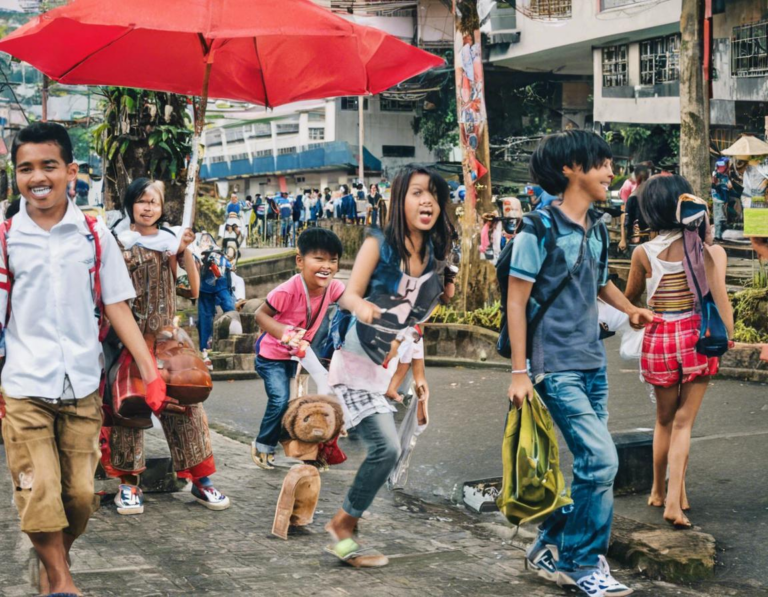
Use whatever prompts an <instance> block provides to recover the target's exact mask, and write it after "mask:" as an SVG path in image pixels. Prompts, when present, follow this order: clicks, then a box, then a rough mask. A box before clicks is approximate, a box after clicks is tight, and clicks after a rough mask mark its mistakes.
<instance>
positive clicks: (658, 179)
mask: <svg viewBox="0 0 768 597" xmlns="http://www.w3.org/2000/svg"><path fill="white" fill-rule="evenodd" d="M686 193H688V194H693V188H692V187H691V185H690V183H689V182H688V181H687V180H685V178H683V177H682V176H678V175H676V174H673V175H671V176H659V175H658V174H657V175H656V176H651V178H649V179H648V180H647V182H646V183H645V184H644V185H643V189H642V193H641V194H640V196H639V197H638V199H639V203H640V213H642V214H643V219H645V221H646V222H647V223H648V227H649V228H650V229H651V230H653V231H654V232H659V231H661V230H678V229H681V228H682V227H683V226H682V224H680V222H678V221H677V201H678V199H680V195H684V194H686Z"/></svg>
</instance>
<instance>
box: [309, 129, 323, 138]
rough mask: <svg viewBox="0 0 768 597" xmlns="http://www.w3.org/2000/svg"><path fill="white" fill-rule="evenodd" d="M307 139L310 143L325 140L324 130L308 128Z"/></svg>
mask: <svg viewBox="0 0 768 597" xmlns="http://www.w3.org/2000/svg"><path fill="white" fill-rule="evenodd" d="M309 138H310V140H312V141H322V140H323V139H325V129H321V128H310V129H309Z"/></svg>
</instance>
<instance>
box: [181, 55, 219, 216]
mask: <svg viewBox="0 0 768 597" xmlns="http://www.w3.org/2000/svg"><path fill="white" fill-rule="evenodd" d="M211 67H213V62H212V61H211V60H208V61H207V62H206V64H205V75H204V77H203V95H202V96H201V97H200V105H199V106H198V108H197V110H195V134H194V136H193V138H192V157H191V158H190V160H189V168H187V189H186V192H185V194H184V216H183V218H182V222H181V227H182V228H191V227H192V225H193V224H194V222H195V207H196V206H197V205H196V204H197V186H198V182H199V179H198V171H199V164H200V154H201V151H200V150H201V143H202V139H203V128H204V127H205V112H206V110H207V108H208V83H209V81H210V79H211Z"/></svg>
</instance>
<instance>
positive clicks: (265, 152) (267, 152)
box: [253, 149, 272, 158]
mask: <svg viewBox="0 0 768 597" xmlns="http://www.w3.org/2000/svg"><path fill="white" fill-rule="evenodd" d="M253 155H254V156H256V157H257V158H268V157H271V156H272V150H271V149H259V150H258V151H257V152H256V153H255V154H253Z"/></svg>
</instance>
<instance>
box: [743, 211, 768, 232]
mask: <svg viewBox="0 0 768 597" xmlns="http://www.w3.org/2000/svg"><path fill="white" fill-rule="evenodd" d="M744 236H762V237H768V209H765V208H762V207H748V208H746V209H744Z"/></svg>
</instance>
